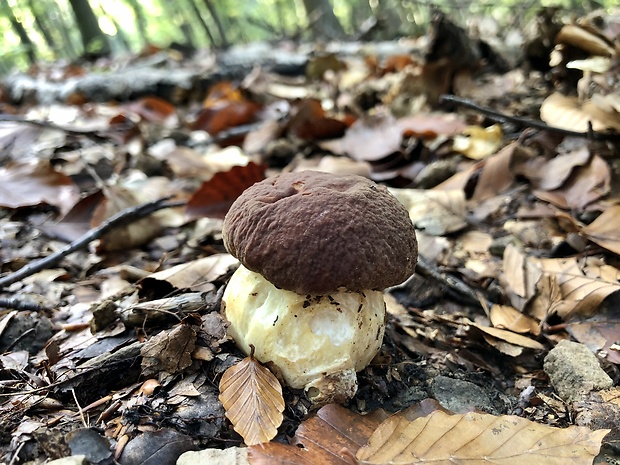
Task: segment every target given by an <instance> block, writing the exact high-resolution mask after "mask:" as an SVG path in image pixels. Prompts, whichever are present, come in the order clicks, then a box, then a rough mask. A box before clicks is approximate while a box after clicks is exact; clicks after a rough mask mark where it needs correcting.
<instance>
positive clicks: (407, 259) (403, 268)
mask: <svg viewBox="0 0 620 465" xmlns="http://www.w3.org/2000/svg"><path fill="white" fill-rule="evenodd" d="M223 233H224V244H225V246H226V249H227V250H228V251H229V252H230V253H231V254H232V255H234V256H235V257H236V258H238V259H239V261H240V262H241V263H242V264H243V265H244V266H245V267H246V268H248V269H250V270H251V271H254V272H256V273H260V274H261V275H262V276H263V277H264V278H266V279H267V280H268V281H270V282H271V283H272V284H274V285H275V286H277V287H280V288H282V289H286V290H289V291H293V292H296V293H298V294H328V293H330V292H334V291H336V290H337V289H338V288H341V287H344V288H346V289H347V290H350V291H356V292H359V291H362V290H364V289H384V288H386V287H389V286H393V285H396V284H399V283H401V282H403V281H404V280H406V279H407V278H408V277H409V276H411V274H412V273H413V271H414V269H415V265H416V262H417V257H418V245H417V241H416V238H415V230H414V227H413V224H412V223H411V220H410V219H409V214H408V213H407V210H406V209H405V207H404V206H403V205H401V204H400V203H399V202H398V200H396V199H395V198H394V197H393V196H392V195H391V194H390V193H389V192H388V190H387V189H386V188H385V187H383V186H379V185H377V184H375V183H374V182H372V181H370V180H368V179H366V178H363V177H361V176H341V175H334V174H328V173H321V172H318V171H302V172H299V173H283V174H280V175H277V176H272V177H270V178H267V179H265V180H264V181H261V182H259V183H256V184H254V185H253V186H252V187H250V188H248V189H246V190H245V191H244V192H243V194H241V196H239V198H238V199H237V200H236V201H235V202H234V203H233V205H232V207H231V208H230V210H229V212H228V214H227V215H226V218H225V219H224V226H223Z"/></svg>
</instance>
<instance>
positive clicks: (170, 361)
mask: <svg viewBox="0 0 620 465" xmlns="http://www.w3.org/2000/svg"><path fill="white" fill-rule="evenodd" d="M195 342H196V330H195V329H194V328H192V327H191V326H189V325H185V324H181V325H178V326H176V327H174V328H173V329H171V330H170V331H162V332H161V333H159V334H157V335H155V336H153V337H152V338H151V339H149V340H148V341H147V342H146V343H145V344H144V346H143V347H142V349H141V350H140V352H141V354H142V372H143V373H144V374H146V375H148V374H155V373H158V372H160V371H165V372H167V373H177V372H179V371H182V370H184V369H185V368H187V367H188V366H190V365H191V364H192V355H191V354H192V352H193V350H194V345H195Z"/></svg>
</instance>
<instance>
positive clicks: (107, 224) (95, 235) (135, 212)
mask: <svg viewBox="0 0 620 465" xmlns="http://www.w3.org/2000/svg"><path fill="white" fill-rule="evenodd" d="M169 198H170V197H166V198H163V199H159V200H154V201H152V202H148V203H145V204H142V205H138V206H137V207H132V208H127V209H125V210H123V211H121V212H119V213H117V214H116V215H114V216H112V217H111V218H108V219H107V220H106V221H104V222H103V223H101V224H100V225H99V226H98V227H97V228H95V229H92V230H90V231H88V232H87V233H86V234H84V235H83V236H81V237H79V238H78V239H76V240H75V241H73V242H72V243H71V244H69V245H67V246H66V247H64V248H63V249H60V250H59V251H57V252H55V253H53V254H52V255H49V256H47V257H45V258H42V259H41V260H37V261H35V262H31V263H29V264H28V265H26V266H24V267H23V268H20V269H19V270H17V271H16V272H15V273H11V274H9V275H7V276H5V277H3V278H0V289H2V288H4V287H6V286H8V285H10V284H13V283H15V282H17V281H20V280H22V279H24V278H26V277H28V276H32V275H33V274H35V273H37V272H39V271H41V270H45V269H47V268H49V267H52V266H54V265H56V264H57V263H58V262H60V261H61V260H62V259H63V258H65V257H66V256H67V255H70V254H72V253H73V252H75V251H77V250H80V249H82V248H84V247H86V246H87V245H88V244H90V243H91V242H93V241H95V240H97V239H99V238H100V237H101V236H103V235H104V234H106V233H107V232H109V231H111V230H112V229H114V228H116V227H118V226H121V225H124V224H127V223H131V222H132V221H135V220H137V219H140V218H143V217H145V216H148V215H150V214H151V213H153V212H156V211H158V210H162V209H164V208H173V207H181V206H183V205H185V204H186V202H185V201H178V202H167V200H168V199H169Z"/></svg>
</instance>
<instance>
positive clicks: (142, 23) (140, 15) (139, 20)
mask: <svg viewBox="0 0 620 465" xmlns="http://www.w3.org/2000/svg"><path fill="white" fill-rule="evenodd" d="M127 4H128V5H129V6H130V7H131V9H132V10H133V14H134V16H135V17H136V25H137V26H138V34H139V35H140V39H142V45H146V44H148V43H149V36H148V32H147V24H148V23H147V20H146V15H145V14H144V9H143V8H142V5H141V4H140V2H138V1H137V0H127Z"/></svg>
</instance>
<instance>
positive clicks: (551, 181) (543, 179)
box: [528, 145, 590, 191]
mask: <svg viewBox="0 0 620 465" xmlns="http://www.w3.org/2000/svg"><path fill="white" fill-rule="evenodd" d="M589 160H590V150H589V148H588V147H587V146H585V145H584V146H583V147H580V148H578V149H577V150H574V151H572V152H569V153H565V154H560V155H558V156H556V157H554V158H552V159H551V160H549V161H547V162H546V163H545V164H544V165H542V166H537V167H536V169H535V172H534V173H532V175H533V176H528V178H529V179H530V181H531V182H532V184H533V186H534V187H535V188H536V189H542V190H545V191H550V190H553V189H557V188H558V187H560V186H561V185H562V184H564V182H565V181H566V180H567V179H568V177H569V176H570V174H571V173H572V172H573V169H575V168H576V167H578V166H583V165H585V164H586V163H588V161H589Z"/></svg>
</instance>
